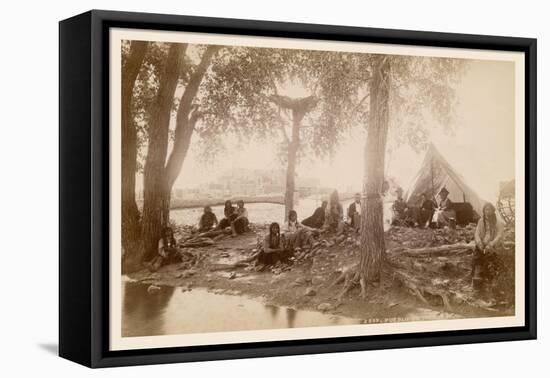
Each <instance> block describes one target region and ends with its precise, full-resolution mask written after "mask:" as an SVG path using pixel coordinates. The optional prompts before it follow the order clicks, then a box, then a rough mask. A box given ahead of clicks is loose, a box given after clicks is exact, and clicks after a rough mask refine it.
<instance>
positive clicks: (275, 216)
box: [170, 198, 391, 229]
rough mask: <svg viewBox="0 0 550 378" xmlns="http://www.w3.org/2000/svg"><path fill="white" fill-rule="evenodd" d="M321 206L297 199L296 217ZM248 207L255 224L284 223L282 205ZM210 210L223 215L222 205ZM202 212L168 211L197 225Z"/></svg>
mask: <svg viewBox="0 0 550 378" xmlns="http://www.w3.org/2000/svg"><path fill="white" fill-rule="evenodd" d="M351 202H352V200H347V201H342V206H343V208H344V213H347V208H348V206H349V205H350V203H351ZM319 206H321V201H320V200H315V199H311V198H304V199H300V200H299V201H298V204H297V206H296V211H297V213H298V219H299V220H300V221H301V220H303V219H305V218H307V217H309V216H310V215H312V214H313V212H314V211H315V209H316V208H317V207H319ZM245 207H246V208H247V209H248V216H249V219H250V221H251V222H252V223H255V224H269V223H271V222H279V223H280V224H283V223H284V216H285V207H284V205H279V204H273V203H249V204H245ZM390 207H391V203H385V204H384V228H386V229H387V228H389V221H390V220H389V217H390V214H391V211H390ZM212 211H213V212H214V214H216V217H217V218H218V220H221V219H222V218H223V217H224V215H223V205H220V206H212ZM202 212H203V209H202V208H194V209H176V210H172V211H170V218H171V219H172V221H175V222H176V223H177V224H187V225H197V224H198V223H199V217H200V216H201V214H202Z"/></svg>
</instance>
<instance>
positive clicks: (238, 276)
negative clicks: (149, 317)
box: [128, 225, 513, 323]
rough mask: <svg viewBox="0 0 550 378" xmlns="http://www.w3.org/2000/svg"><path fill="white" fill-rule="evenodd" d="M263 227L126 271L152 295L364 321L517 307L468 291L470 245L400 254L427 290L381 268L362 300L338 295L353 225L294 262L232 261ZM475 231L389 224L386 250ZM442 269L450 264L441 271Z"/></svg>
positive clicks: (250, 247) (246, 254)
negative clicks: (207, 296)
mask: <svg viewBox="0 0 550 378" xmlns="http://www.w3.org/2000/svg"><path fill="white" fill-rule="evenodd" d="M178 232H179V233H180V237H181V236H182V234H181V233H182V232H185V231H182V229H180V230H178ZM265 232H266V230H265V228H263V226H254V225H253V226H252V230H251V231H250V232H248V233H246V234H244V235H240V236H238V237H236V238H232V237H224V238H221V239H218V240H216V242H215V244H214V245H210V246H207V247H202V248H193V249H185V250H184V253H188V254H189V255H193V256H196V258H195V259H194V261H193V262H192V263H190V262H189V261H187V262H182V263H180V264H173V265H169V266H165V267H162V268H161V269H160V270H159V271H157V272H154V273H151V272H149V271H147V270H142V271H140V272H137V273H133V274H131V275H129V276H128V279H129V280H131V281H133V282H136V283H140V284H143V285H147V286H148V287H149V286H150V287H152V289H151V293H152V294H151V295H154V292H155V290H157V289H156V288H160V287H164V286H167V287H173V288H175V290H179V291H184V292H185V291H189V290H191V291H193V290H206V291H207V292H211V293H216V294H225V295H231V296H244V297H247V298H251V299H254V300H257V301H260V302H262V303H264V304H267V305H272V306H283V307H285V308H291V309H296V310H305V311H317V312H323V313H327V314H331V315H334V316H339V317H344V318H348V319H359V321H360V322H364V323H384V322H399V321H412V320H434V319H454V318H465V317H481V316H483V317H486V316H503V315H506V314H510V313H513V306H510V305H504V306H500V307H495V308H493V307H491V306H489V305H488V304H487V303H486V302H484V301H482V300H477V299H475V298H473V296H472V295H471V294H472V293H471V292H469V290H470V289H469V274H468V269H469V265H468V264H469V262H471V253H469V252H468V251H467V250H466V249H465V250H464V251H461V252H460V253H457V254H456V255H450V256H439V257H437V256H436V257H428V258H426V257H415V258H414V259H412V260H410V261H409V260H406V259H404V258H402V259H400V260H399V262H400V264H404V262H405V264H406V265H407V264H408V265H410V266H411V268H410V269H412V271H414V269H417V270H418V274H419V276H421V277H423V278H425V279H428V280H429V283H430V284H433V285H434V286H433V287H435V289H434V290H433V291H431V292H430V291H428V290H426V291H423V292H424V295H420V296H418V295H417V293H415V292H414V290H411V288H410V287H407V286H406V285H403V284H402V281H400V280H399V279H397V278H396V277H395V274H393V273H392V272H391V271H389V270H388V271H385V272H384V273H383V275H382V279H381V281H380V284H379V285H377V286H369V288H368V295H367V298H366V299H365V300H363V299H361V297H360V295H359V288H358V287H353V288H352V289H351V290H349V291H348V292H346V293H345V294H344V295H343V296H341V294H342V291H343V288H344V285H345V284H346V283H347V281H346V282H338V281H339V280H338V278H341V277H344V276H345V275H346V272H347V271H349V270H351V269H353V267H354V266H355V265H356V264H357V262H358V261H359V248H358V238H357V236H356V235H354V234H351V233H349V234H347V235H346V236H345V237H344V238H339V239H336V238H333V237H330V236H326V237H323V238H322V239H321V243H322V244H321V247H320V248H318V249H317V250H316V252H315V253H310V254H307V253H305V252H301V253H298V254H296V257H295V259H294V260H293V262H292V263H291V264H276V265H274V266H270V267H262V266H256V265H254V264H241V265H239V264H237V265H235V263H236V262H238V261H243V260H246V259H248V258H250V257H251V256H252V255H253V254H254V253H255V252H256V250H257V245H258V241H259V240H260V239H261V238H262V237H263V235H264V234H265ZM471 233H472V230H471V229H467V230H464V231H461V232H459V233H457V232H454V233H451V234H449V235H448V234H445V233H443V232H440V231H439V230H436V231H434V230H409V229H397V230H395V229H392V230H390V232H387V233H386V242H387V248H388V251H389V256H395V255H396V254H400V252H399V251H403V249H407V251H410V249H408V248H409V247H410V246H411V243H413V244H414V243H416V244H415V245H414V247H416V246H417V245H419V243H421V242H420V241H419V240H424V241H426V242H425V243H424V244H426V243H428V244H430V245H441V244H445V243H447V244H448V243H462V242H467V241H469V240H466V239H468V238H470V237H471V236H468V235H471ZM438 238H439V239H438ZM405 239H406V240H405ZM463 239H464V240H463ZM304 255H305V256H304ZM400 256H401V255H400ZM389 260H392V259H389ZM392 261H393V260H392ZM442 271H443V272H445V274H444V275H443V276H442V274H441V272H442ZM340 281H344V280H340ZM414 282H417V281H414ZM443 289H444V290H445V292H448V293H449V296H452V298H451V299H452V300H451V302H449V301H446V300H445V299H441V298H439V297H438V296H437V293H438V292H439V291H438V290H443ZM434 292H435V293H436V295H434V294H433V293H434ZM442 298H443V297H442ZM450 303H452V305H450Z"/></svg>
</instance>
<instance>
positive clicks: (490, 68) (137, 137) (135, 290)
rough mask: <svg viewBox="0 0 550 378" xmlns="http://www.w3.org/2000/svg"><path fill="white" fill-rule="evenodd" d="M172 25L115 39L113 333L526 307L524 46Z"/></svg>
mask: <svg viewBox="0 0 550 378" xmlns="http://www.w3.org/2000/svg"><path fill="white" fill-rule="evenodd" d="M174 34H178V35H179V36H180V37H181V38H180V39H179V40H178V39H177V38H174V39H173V40H169V39H161V38H157V39H147V38H135V39H132V38H126V37H125V36H124V35H123V36H121V37H120V38H119V39H118V40H117V41H118V42H117V43H114V44H113V42H112V41H113V40H112V41H111V43H112V46H114V47H112V50H111V51H114V53H113V54H112V55H113V56H112V57H111V59H112V66H111V67H116V68H117V69H116V70H115V69H113V73H112V77H111V85H112V86H113V85H114V86H115V87H116V88H118V89H117V90H115V91H113V90H112V92H111V93H112V94H113V97H114V98H113V99H112V101H113V103H114V104H116V105H117V107H118V108H117V111H116V112H115V114H117V115H118V116H117V117H115V118H111V119H112V120H113V119H114V120H115V121H114V122H112V124H111V132H112V133H115V134H117V135H119V139H117V138H114V139H112V145H111V158H112V159H114V160H113V162H114V163H112V164H114V165H116V167H115V169H114V171H113V172H114V173H112V175H114V176H111V177H112V178H114V180H115V181H117V182H118V184H119V185H118V186H116V187H115V189H113V191H112V194H111V196H112V197H111V200H112V207H113V209H115V210H113V212H112V220H113V221H114V222H116V223H115V225H118V227H115V228H114V229H113V228H112V230H114V231H112V232H114V233H115V234H117V235H118V234H119V235H118V236H116V237H115V239H113V240H115V242H113V243H114V244H113V246H112V250H111V259H112V261H115V264H114V268H113V269H114V273H113V271H112V275H111V291H112V295H111V311H113V317H112V319H114V320H113V321H112V323H111V328H112V329H113V330H114V332H115V334H116V338H117V340H118V339H122V340H124V339H132V340H138V341H139V343H137V344H133V345H134V346H139V347H147V343H146V341H147V340H149V338H153V339H151V340H154V338H155V337H158V336H178V335H179V336H181V337H182V339H181V340H183V341H182V342H181V343H179V342H174V341H171V343H169V344H162V343H161V344H156V346H163V345H193V344H194V342H193V341H192V339H190V338H188V339H185V337H186V335H197V334H200V335H206V334H208V335H211V336H212V337H213V338H212V340H213V343H216V342H243V341H248V340H250V337H252V338H253V337H255V336H254V335H263V334H262V333H258V332H261V331H262V330H263V331H266V330H269V331H270V332H271V333H270V334H269V337H268V339H270V340H273V339H277V335H276V334H275V333H273V332H275V331H280V332H281V335H282V336H281V339H287V338H294V339H296V338H300V337H302V336H300V335H301V334H300V333H292V332H294V331H293V330H301V329H307V331H306V332H309V333H308V334H307V335H308V336H307V337H312V335H313V334H314V332H317V334H319V335H321V336H322V335H323V333H322V332H323V329H325V328H326V327H330V328H326V329H330V330H331V335H339V334H340V333H339V332H340V331H339V330H341V332H342V333H341V334H342V335H353V334H356V333H357V334H371V333H372V332H378V333H383V332H387V333H391V332H392V331H390V330H391V329H393V328H392V327H389V328H388V327H386V328H376V327H384V325H390V326H395V327H397V326H403V327H406V326H407V325H414V326H415V327H417V328H411V329H407V332H414V331H415V330H419V331H420V330H423V328H422V327H423V326H424V325H429V324H431V323H430V322H437V323H433V324H438V327H439V328H438V329H470V328H475V327H477V328H480V327H481V328H482V327H490V326H493V325H494V326H501V325H500V324H501V323H498V321H499V319H517V318H516V317H517V316H518V306H519V307H521V311H523V302H522V300H523V298H518V292H522V291H521V290H518V287H517V285H518V282H519V283H520V284H523V283H522V282H523V281H522V280H523V277H518V272H523V270H520V269H518V267H517V264H518V261H523V260H522V259H523V254H524V252H525V251H524V245H522V242H518V237H517V236H516V233H517V232H519V228H521V226H520V227H519V228H518V226H517V225H518V224H519V225H521V224H522V223H521V222H523V218H522V217H523V215H522V214H524V209H520V207H521V203H520V202H519V201H518V200H517V199H518V198H521V197H518V193H517V190H521V188H523V187H524V185H523V180H524V178H523V173H522V172H518V169H519V168H518V167H522V166H524V160H522V159H523V156H524V155H523V150H522V151H518V145H520V144H521V143H518V135H520V134H521V131H518V130H523V128H524V125H523V123H518V119H519V120H520V121H521V120H522V118H521V115H519V114H518V109H519V108H522V107H523V103H518V101H520V100H522V99H523V98H522V97H521V96H520V97H518V95H517V92H518V90H520V89H521V88H518V83H522V82H521V80H519V78H518V72H519V71H518V69H519V68H518V66H517V59H511V58H507V57H506V56H505V57H501V56H499V55H498V54H493V55H490V54H486V56H481V55H483V54H481V55H480V56H475V54H473V53H471V52H470V54H468V52H466V51H465V52H464V53H463V54H462V55H461V54H459V53H456V51H455V52H453V53H452V54H449V53H446V52H445V49H439V50H438V49H435V48H431V49H430V53H429V54H428V53H422V51H418V52H416V53H415V50H414V49H408V50H407V49H404V48H403V49H402V48H400V47H398V46H394V47H391V48H386V49H385V50H383V51H382V50H380V49H378V50H377V49H375V48H372V45H370V46H369V45H366V46H364V47H361V46H360V47H354V46H355V45H353V46H351V47H350V45H352V44H349V43H348V44H345V43H342V44H341V46H340V45H338V43H337V42H333V43H331V44H329V43H327V44H326V46H327V48H323V47H322V46H323V45H322V44H320V43H318V44H313V43H310V42H307V41H301V42H300V43H299V44H291V43H287V42H285V40H283V39H281V40H278V41H277V40H276V39H275V38H271V39H270V40H269V41H267V42H265V41H263V40H262V38H259V37H258V38H256V39H258V40H260V41H259V42H257V43H248V42H247V39H246V38H244V37H241V38H240V39H234V42H233V43H223V42H224V39H223V38H221V39H220V41H219V42H218V43H212V40H208V39H206V40H204V42H202V43H201V42H200V40H201V39H200V37H197V36H196V35H195V36H194V38H188V39H186V33H183V32H179V33H174ZM224 38H225V39H226V40H227V39H228V38H229V37H224ZM265 40H267V38H265ZM274 40H275V41H274ZM308 43H309V45H308ZM310 45H311V47H310ZM348 47H349V48H348ZM392 49H393V50H392ZM433 51H436V52H435V53H434V52H433ZM438 51H440V52H438ZM113 61H114V63H113ZM520 76H521V75H520ZM113 83H114V84H113ZM112 88H114V87H112ZM518 99H520V100H518ZM521 135H523V134H521ZM519 142H521V141H519ZM516 203H518V209H516ZM520 302H521V303H520ZM521 311H520V312H521ZM472 319H474V320H475V319H480V321H481V320H482V319H483V321H484V323H479V324H480V325H479V326H475V325H473V324H475V323H472V322H473V320H472ZM462 320H470V321H471V322H470V323H458V322H456V323H452V321H462ZM446 321H449V323H445V322H446ZM445 324H448V327H447V326H445ZM461 324H463V325H461ZM468 324H469V325H468ZM502 324H504V323H502ZM113 325H114V326H113ZM350 326H353V327H350ZM446 327H447V328H446ZM395 329H398V328H395ZM400 329H401V330H402V331H404V330H405V328H400ZM241 331H249V332H243V333H242V335H243V336H242V337H241V336H239V335H241V333H238V332H241ZM250 331H254V332H256V333H254V332H250ZM235 332H237V333H235ZM285 332H286V333H285ZM289 332H290V333H289ZM216 335H230V336H231V337H229V336H228V337H229V338H228V339H217V338H216V337H217V336H216ZM251 335H252V336H251ZM321 336H319V337H321ZM258 337H260V336H258ZM260 339H261V337H260ZM185 340H187V341H185ZM201 343H205V342H204V340H203V341H201V342H197V343H196V344H201ZM117 345H122V344H117Z"/></svg>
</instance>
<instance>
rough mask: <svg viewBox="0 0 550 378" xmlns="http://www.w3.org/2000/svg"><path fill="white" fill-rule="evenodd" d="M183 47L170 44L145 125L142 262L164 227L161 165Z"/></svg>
mask: <svg viewBox="0 0 550 378" xmlns="http://www.w3.org/2000/svg"><path fill="white" fill-rule="evenodd" d="M186 49H187V45H182V44H176V43H174V44H172V45H171V46H170V49H169V51H168V57H167V61H166V64H165V65H164V69H163V71H162V73H161V76H160V82H159V89H158V93H157V97H156V99H155V103H154V105H153V109H154V113H153V114H152V117H151V124H150V125H149V145H148V149H147V159H146V161H145V168H144V174H143V188H144V197H143V217H142V222H141V223H142V227H141V230H142V242H143V257H142V260H149V259H150V258H151V257H152V256H153V255H154V253H155V251H156V248H157V243H158V238H159V237H160V234H161V230H162V228H163V227H165V226H166V221H167V215H166V210H165V209H166V202H167V201H169V200H170V191H169V189H168V185H167V180H166V175H165V167H164V165H165V162H166V155H167V152H168V151H167V150H168V131H169V124H170V115H171V111H172V106H173V104H174V92H175V89H176V86H177V83H178V78H179V75H180V73H181V69H182V62H183V55H184V53H185V50H186Z"/></svg>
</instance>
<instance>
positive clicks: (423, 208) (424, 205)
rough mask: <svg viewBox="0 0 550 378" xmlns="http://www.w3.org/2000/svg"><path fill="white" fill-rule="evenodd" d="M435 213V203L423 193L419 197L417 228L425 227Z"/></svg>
mask: <svg viewBox="0 0 550 378" xmlns="http://www.w3.org/2000/svg"><path fill="white" fill-rule="evenodd" d="M434 211H435V203H434V201H433V200H431V199H430V198H428V196H427V195H426V194H425V193H422V194H421V195H420V209H419V211H418V219H417V222H418V226H419V227H422V228H424V227H427V226H429V223H428V222H431V220H432V217H433V215H434Z"/></svg>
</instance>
